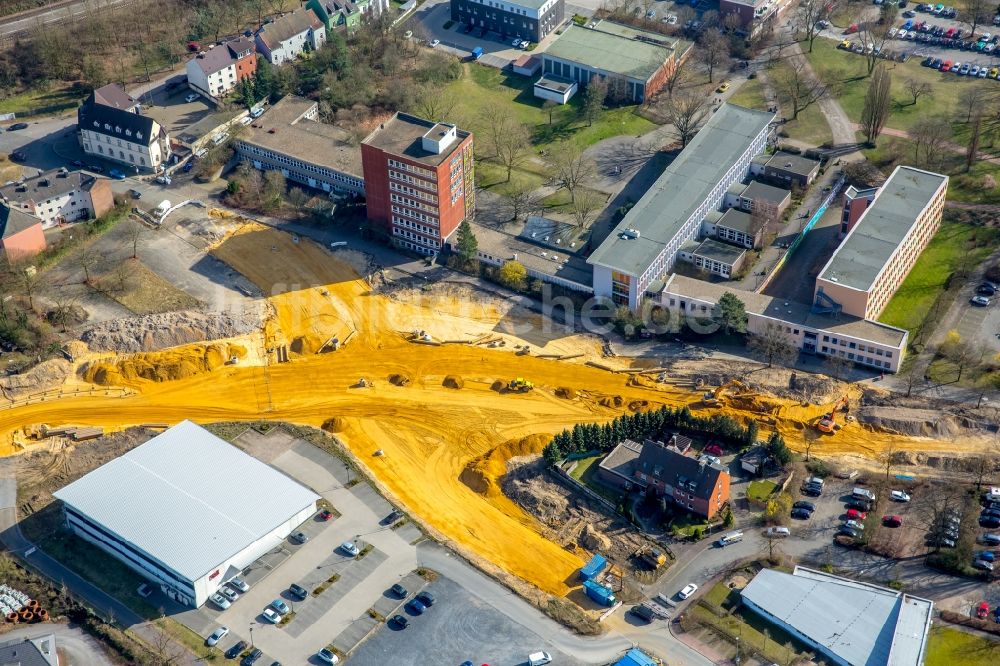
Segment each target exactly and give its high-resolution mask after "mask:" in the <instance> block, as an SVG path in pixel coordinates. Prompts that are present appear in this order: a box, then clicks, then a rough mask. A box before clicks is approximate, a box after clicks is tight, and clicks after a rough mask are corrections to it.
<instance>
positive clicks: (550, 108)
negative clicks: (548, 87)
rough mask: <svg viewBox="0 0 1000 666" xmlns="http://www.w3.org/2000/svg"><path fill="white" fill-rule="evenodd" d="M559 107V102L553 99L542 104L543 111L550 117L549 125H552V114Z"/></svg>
mask: <svg viewBox="0 0 1000 666" xmlns="http://www.w3.org/2000/svg"><path fill="white" fill-rule="evenodd" d="M558 107H559V102H556V101H555V100H552V99H547V100H545V101H544V102H542V111H545V112H546V113H548V115H549V125H551V124H552V114H553V112H555V110H556V109H557V108H558Z"/></svg>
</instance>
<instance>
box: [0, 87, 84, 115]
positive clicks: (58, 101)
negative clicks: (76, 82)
mask: <svg viewBox="0 0 1000 666" xmlns="http://www.w3.org/2000/svg"><path fill="white" fill-rule="evenodd" d="M81 99H82V96H81V95H80V94H79V93H78V92H74V91H73V90H72V89H71V88H70V87H69V86H66V87H64V88H53V89H52V90H29V91H27V92H24V93H21V94H20V95H12V96H11V97H6V98H4V99H0V113H16V114H18V115H19V116H26V115H29V114H31V113H34V112H37V111H39V110H41V109H48V108H52V109H53V111H55V110H58V108H59V107H61V108H63V109H71V108H75V107H76V106H77V104H78V103H79V102H80V100H81Z"/></svg>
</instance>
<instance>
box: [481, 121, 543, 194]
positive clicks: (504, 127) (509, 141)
mask: <svg viewBox="0 0 1000 666" xmlns="http://www.w3.org/2000/svg"><path fill="white" fill-rule="evenodd" d="M483 121H484V126H485V127H484V129H485V136H484V139H485V141H484V143H485V144H486V145H485V146H484V148H485V150H487V151H488V154H489V155H490V157H491V159H493V160H495V161H496V162H497V163H498V164H499V165H500V166H502V167H503V168H504V170H505V171H506V174H507V177H506V179H505V181H504V182H510V174H511V172H512V171H513V170H514V169H515V168H517V167H518V166H520V165H521V164H523V163H524V162H525V160H527V159H528V155H529V154H530V151H531V136H530V135H529V134H528V128H527V127H525V126H524V125H522V124H521V123H519V122H517V120H516V119H514V118H513V117H511V115H510V114H509V113H508V112H507V110H506V109H504V108H502V107H501V106H491V107H487V108H486V110H485V111H484V112H483Z"/></svg>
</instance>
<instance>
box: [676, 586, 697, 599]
mask: <svg viewBox="0 0 1000 666" xmlns="http://www.w3.org/2000/svg"><path fill="white" fill-rule="evenodd" d="M697 591H698V586H697V585H695V584H694V583H688V584H687V585H685V586H684V589H683V590H681V591H680V592H678V593H677V596H678V597H680V598H681V599H687V598H688V597H690V596H691V595H692V594H694V593H695V592H697Z"/></svg>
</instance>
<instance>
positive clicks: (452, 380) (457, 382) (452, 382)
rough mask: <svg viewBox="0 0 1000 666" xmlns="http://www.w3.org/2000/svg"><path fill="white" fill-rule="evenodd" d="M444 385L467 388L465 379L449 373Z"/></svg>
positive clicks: (453, 387)
mask: <svg viewBox="0 0 1000 666" xmlns="http://www.w3.org/2000/svg"><path fill="white" fill-rule="evenodd" d="M442 386H445V387H446V388H452V389H460V388H465V380H464V379H462V378H461V377H459V376H458V375H448V376H447V377H445V378H444V381H443V382H442Z"/></svg>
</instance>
